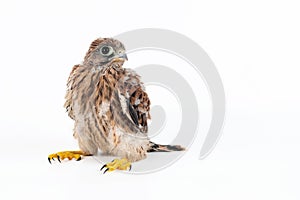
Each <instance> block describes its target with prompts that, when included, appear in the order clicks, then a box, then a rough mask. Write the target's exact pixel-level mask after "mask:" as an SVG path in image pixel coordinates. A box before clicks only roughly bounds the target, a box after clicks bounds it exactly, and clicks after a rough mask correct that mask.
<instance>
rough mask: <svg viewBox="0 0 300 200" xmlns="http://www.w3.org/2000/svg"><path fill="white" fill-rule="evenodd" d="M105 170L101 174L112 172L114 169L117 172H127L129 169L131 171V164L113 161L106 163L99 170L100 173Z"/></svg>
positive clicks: (124, 161) (126, 161)
mask: <svg viewBox="0 0 300 200" xmlns="http://www.w3.org/2000/svg"><path fill="white" fill-rule="evenodd" d="M103 168H106V169H105V171H104V172H103V174H105V172H107V171H109V172H111V171H114V170H116V169H118V170H127V169H129V171H130V170H131V163H130V162H129V161H128V160H127V159H126V158H123V159H114V160H113V161H111V162H110V163H106V164H105V165H103V166H102V168H101V169H100V171H101V170H102V169H103Z"/></svg>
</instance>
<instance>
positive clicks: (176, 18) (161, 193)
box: [0, 0, 300, 200]
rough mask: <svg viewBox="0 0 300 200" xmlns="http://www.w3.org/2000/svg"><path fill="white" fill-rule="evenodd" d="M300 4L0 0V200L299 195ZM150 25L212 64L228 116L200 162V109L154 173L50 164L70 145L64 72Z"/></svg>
mask: <svg viewBox="0 0 300 200" xmlns="http://www.w3.org/2000/svg"><path fill="white" fill-rule="evenodd" d="M299 9H300V4H299V1H296V0H295V1H292V0H286V1H274V0H273V1H268V0H260V1H258V0H252V1H238V0H229V1H218V0H211V1H175V0H172V1H169V0H166V1H157V0H152V1H138V0H135V1H121V0H120V1H114V0H111V1H96V0H95V1H90V0H86V1H84V2H83V1H79V0H73V1H56V0H53V1H33V0H27V1H19V0H11V1H0V22H1V23H0V24H1V31H0V36H1V37H0V55H1V65H0V69H1V71H0V97H1V98H0V102H1V103H0V135H1V139H0V195H1V199H83V198H86V199H87V198H91V199H107V198H112V199H116V198H122V199H123V198H126V199H127V198H128V199H132V200H133V199H187V198H188V199H230V200H233V199H243V200H246V199H251V200H253V199H264V200H265V199H299V198H300V194H299V180H300V173H299V168H300V162H299V152H300V145H299V143H300V142H299V141H300V136H299V133H300V128H299V122H300V117H299V114H300V105H299V101H300V92H299V85H300V80H299V76H300V70H299V68H300V59H299V52H300V48H299V47H300V37H299V35H300V26H299V24H300V23H299V22H300V20H299V19H300V13H299ZM148 27H153V28H164V29H170V30H173V31H177V32H179V33H182V34H184V35H186V36H188V37H189V38H191V39H193V40H194V41H196V42H197V43H198V44H199V45H200V46H201V47H202V48H204V50H205V51H206V52H207V53H208V54H209V56H210V57H211V59H212V60H213V61H214V63H215V65H216V67H217V68H218V71H219V73H220V75H221V78H222V80H223V83H224V87H225V92H226V99H227V113H226V123H225V126H224V130H223V136H222V138H221V140H220V141H219V143H218V144H217V146H216V148H215V149H214V151H213V152H212V153H211V154H210V155H209V156H208V157H207V158H206V159H204V160H198V156H199V152H200V147H201V144H202V142H203V137H204V136H203V134H201V133H205V130H206V128H207V127H208V124H209V119H207V118H205V116H209V109H208V111H207V110H205V109H204V111H203V112H204V114H203V117H204V119H203V123H202V124H203V128H202V129H201V130H200V131H202V132H201V133H199V136H198V137H197V139H196V141H195V142H194V144H193V145H192V146H191V147H190V149H189V150H188V151H187V153H186V155H185V156H184V157H182V158H181V159H180V160H179V161H178V162H176V163H175V164H174V165H172V166H170V167H168V168H166V169H164V170H162V171H159V172H157V173H153V174H147V175H128V174H123V173H118V172H116V173H110V174H106V175H102V174H101V173H100V172H99V168H100V167H101V165H100V163H99V162H98V161H97V160H96V159H95V158H93V157H91V158H86V159H83V160H82V161H81V162H75V161H74V162H65V163H63V164H58V163H54V164H52V165H50V164H49V163H48V161H47V155H48V154H49V153H53V152H55V151H59V150H67V149H77V144H76V141H75V140H74V139H73V138H72V121H71V120H70V119H69V118H68V117H67V115H66V113H65V110H64V109H63V107H62V105H63V103H64V93H65V84H66V79H67V77H68V74H69V72H70V70H71V67H72V66H73V65H74V64H77V63H80V62H81V61H82V58H83V56H84V54H85V52H86V51H87V48H88V46H89V44H90V42H91V41H92V40H94V39H95V38H97V37H112V36H114V35H117V34H120V33H122V32H125V31H129V30H132V29H137V28H148ZM133 59H134V57H133ZM148 59H149V58H148ZM156 59H157V60H156V61H159V59H160V57H159V56H157V57H156ZM130 62H131V61H130V58H129V61H128V63H127V65H128V66H130ZM134 62H135V61H132V64H133V63H134ZM191 79H193V77H191ZM192 81H193V80H192ZM194 81H197V80H194ZM198 81H199V80H198ZM200 88H203V91H204V90H205V88H204V87H200ZM154 90H155V88H154V89H153V88H152V89H151V88H150V92H151V91H154ZM153 95H155V92H153ZM165 95H167V94H165ZM199 95H203V98H204V97H205V92H203V93H201V94H199ZM166 98H167V97H166ZM153 99H155V101H156V102H159V98H158V97H157V96H155V97H153ZM204 99H205V98H204ZM203 102H204V105H200V106H202V107H204V108H205V105H209V102H208V101H207V100H204V101H203ZM205 113H206V114H205ZM174 129H176V126H175V127H174ZM163 136H164V135H160V136H159V138H158V139H159V140H161V141H169V140H168V138H164V137H163ZM151 156H153V157H155V155H151Z"/></svg>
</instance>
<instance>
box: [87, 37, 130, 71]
mask: <svg viewBox="0 0 300 200" xmlns="http://www.w3.org/2000/svg"><path fill="white" fill-rule="evenodd" d="M125 60H127V55H126V53H125V47H124V45H123V44H122V43H121V42H120V41H118V40H116V39H113V38H98V39H96V40H94V41H93V42H92V44H91V45H90V48H89V50H88V52H87V53H86V55H85V57H84V62H86V63H89V64H92V65H99V66H106V65H108V64H110V63H113V62H118V63H121V65H122V64H123V63H124V62H125Z"/></svg>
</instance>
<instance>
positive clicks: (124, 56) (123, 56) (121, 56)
mask: <svg viewBox="0 0 300 200" xmlns="http://www.w3.org/2000/svg"><path fill="white" fill-rule="evenodd" d="M118 58H123V59H125V60H128V58H127V55H126V53H121V54H119V55H118Z"/></svg>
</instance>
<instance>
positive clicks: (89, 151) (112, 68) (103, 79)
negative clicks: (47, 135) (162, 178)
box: [48, 38, 185, 173]
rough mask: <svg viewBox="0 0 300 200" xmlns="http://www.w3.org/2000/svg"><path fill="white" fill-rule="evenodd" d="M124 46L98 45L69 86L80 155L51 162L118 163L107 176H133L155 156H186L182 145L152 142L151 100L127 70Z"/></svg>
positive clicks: (106, 41) (66, 154) (109, 41)
mask: <svg viewBox="0 0 300 200" xmlns="http://www.w3.org/2000/svg"><path fill="white" fill-rule="evenodd" d="M127 60H128V58H127V54H126V50H125V46H124V45H123V44H122V43H121V42H120V41H118V40H116V39H114V38H97V39H96V40H94V41H93V42H92V43H91V45H90V47H89V49H88V51H87V53H86V55H85V57H84V60H83V62H82V63H81V64H77V65H75V66H74V67H73V68H72V70H71V73H70V75H69V78H68V81H67V91H66V95H65V104H64V107H65V109H66V111H67V113H68V116H69V117H70V118H71V119H72V120H74V131H73V136H74V138H75V139H77V141H78V146H79V149H80V150H76V151H60V152H57V153H53V154H50V155H49V156H48V161H49V162H50V163H51V160H55V159H57V160H58V161H59V162H61V160H63V159H66V158H67V159H69V160H72V159H75V160H77V161H79V160H81V159H82V158H83V157H85V156H93V155H97V153H98V151H101V152H102V153H103V154H105V155H110V156H115V157H117V158H116V159H114V160H113V161H111V162H109V163H106V164H105V165H103V166H102V168H101V170H102V169H104V168H105V170H104V173H106V172H107V171H109V172H110V171H114V170H130V169H131V167H132V165H131V163H133V162H137V161H140V160H142V159H145V158H146V157H147V154H148V153H150V152H170V151H183V150H185V148H184V147H182V146H180V145H160V144H156V143H154V142H152V141H150V138H149V137H148V135H147V133H148V121H149V120H150V119H151V115H150V98H149V96H148V94H147V93H146V89H145V86H144V83H143V82H142V81H141V76H140V75H138V74H137V72H135V71H134V70H133V69H130V68H124V67H123V64H124V62H125V61H127Z"/></svg>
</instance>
